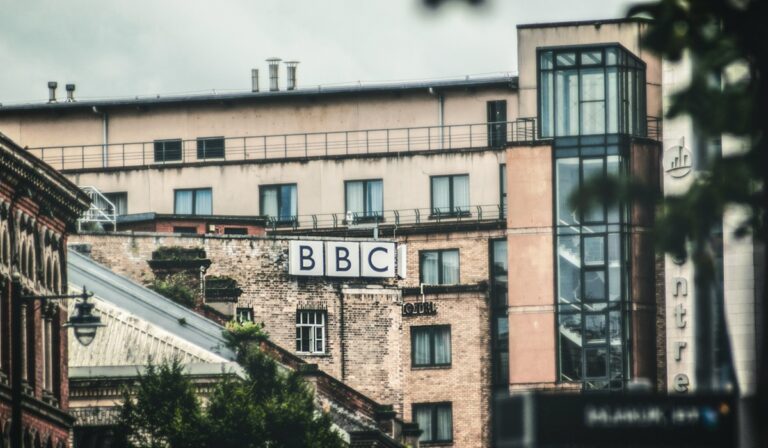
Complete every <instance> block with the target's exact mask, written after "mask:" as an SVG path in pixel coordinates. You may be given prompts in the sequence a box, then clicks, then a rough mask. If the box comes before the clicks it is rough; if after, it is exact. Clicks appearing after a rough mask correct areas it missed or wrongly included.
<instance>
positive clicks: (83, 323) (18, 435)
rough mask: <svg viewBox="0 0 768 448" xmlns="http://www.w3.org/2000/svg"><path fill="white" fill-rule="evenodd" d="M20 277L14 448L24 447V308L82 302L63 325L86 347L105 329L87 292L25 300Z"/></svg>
mask: <svg viewBox="0 0 768 448" xmlns="http://www.w3.org/2000/svg"><path fill="white" fill-rule="evenodd" d="M21 288H22V287H21V275H20V274H19V273H18V272H14V273H13V275H12V276H11V354H12V365H11V446H14V447H20V446H22V427H23V425H22V421H21V419H22V401H23V394H22V390H21V388H22V381H21V377H22V372H23V369H25V368H27V366H26V365H22V352H23V350H24V347H22V344H21V340H22V334H23V332H24V331H26V329H25V328H22V327H21V322H22V306H23V304H24V303H25V302H26V301H34V300H63V299H77V298H79V299H82V300H83V301H82V302H80V303H76V304H75V315H74V316H72V317H71V318H70V319H69V321H68V322H67V323H66V324H65V325H64V326H65V327H72V328H73V329H74V333H75V337H76V338H77V340H78V341H79V342H80V343H81V344H83V345H86V346H87V345H88V344H90V343H91V342H92V341H93V338H94V337H95V336H96V329H97V328H98V327H103V326H104V324H102V323H101V319H100V318H99V316H95V315H93V313H92V311H93V306H94V305H93V304H92V303H88V298H89V297H91V296H92V295H93V293H89V292H87V291H86V289H85V287H83V292H82V293H80V294H59V295H48V296H23V295H21Z"/></svg>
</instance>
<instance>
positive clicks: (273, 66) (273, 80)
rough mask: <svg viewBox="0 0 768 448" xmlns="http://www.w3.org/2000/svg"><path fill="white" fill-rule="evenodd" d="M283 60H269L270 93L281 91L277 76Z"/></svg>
mask: <svg viewBox="0 0 768 448" xmlns="http://www.w3.org/2000/svg"><path fill="white" fill-rule="evenodd" d="M281 60H282V59H280V58H269V59H267V62H268V63H269V91H270V92H277V91H278V90H280V88H279V87H278V84H277V75H278V69H279V68H280V61H281Z"/></svg>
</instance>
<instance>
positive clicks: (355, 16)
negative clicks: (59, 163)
mask: <svg viewBox="0 0 768 448" xmlns="http://www.w3.org/2000/svg"><path fill="white" fill-rule="evenodd" d="M631 3H634V1H632V0H578V1H576V0H486V5H485V6H483V7H480V8H472V7H468V6H465V5H464V4H463V2H462V3H459V2H456V3H454V4H449V5H447V6H443V7H441V8H439V9H437V10H432V9H427V8H425V7H423V6H422V3H421V0H219V1H214V0H130V1H128V0H66V1H61V0H0V11H1V13H0V61H2V64H1V65H0V103H5V104H11V103H19V102H33V101H44V100H46V99H47V89H46V83H47V81H49V80H55V81H58V82H59V96H63V94H64V88H63V87H64V84H65V83H76V84H77V92H76V96H77V97H80V98H105V97H125V96H131V97H133V96H136V95H140V96H145V95H152V96H154V95H157V94H160V95H169V94H175V93H192V92H200V93H204V92H206V93H211V92H212V91H213V90H215V91H218V92H225V91H226V92H230V91H243V90H248V89H250V69H251V68H260V69H262V70H261V82H262V86H264V85H265V84H266V82H267V79H266V63H265V62H264V59H266V58H268V57H271V56H277V57H281V58H283V59H284V60H289V59H296V60H299V61H301V64H300V65H299V68H298V83H299V85H300V86H310V85H312V86H314V85H318V84H321V85H330V84H338V83H346V82H357V81H362V82H377V81H379V82H381V81H399V80H416V79H427V78H429V79H434V78H446V77H457V76H465V75H480V74H487V73H503V72H513V73H514V72H516V71H517V67H516V63H515V59H516V55H515V48H516V40H515V26H516V25H517V24H520V23H532V22H552V21H566V20H585V19H595V18H617V17H622V16H623V15H624V13H625V12H626V9H627V6H628V5H629V4H631ZM284 74H285V70H284V68H283V67H281V78H284ZM283 81H284V80H283V79H281V85H283Z"/></svg>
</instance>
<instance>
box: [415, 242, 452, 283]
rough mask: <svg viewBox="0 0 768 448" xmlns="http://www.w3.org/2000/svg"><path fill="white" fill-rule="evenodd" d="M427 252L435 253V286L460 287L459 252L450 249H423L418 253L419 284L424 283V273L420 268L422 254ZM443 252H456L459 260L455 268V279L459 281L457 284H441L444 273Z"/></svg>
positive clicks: (422, 258)
mask: <svg viewBox="0 0 768 448" xmlns="http://www.w3.org/2000/svg"><path fill="white" fill-rule="evenodd" d="M429 252H437V265H438V271H437V284H438V285H460V284H461V250H460V249H459V248H458V247H456V248H451V249H424V250H420V251H419V283H420V284H422V283H424V271H423V269H422V266H423V265H424V263H423V261H424V254H426V253H429ZM445 252H456V253H457V259H458V260H459V265H458V266H457V267H456V278H457V279H458V280H459V281H458V283H443V281H444V280H443V278H444V277H445V275H444V274H445V273H444V272H443V269H444V268H443V253H445Z"/></svg>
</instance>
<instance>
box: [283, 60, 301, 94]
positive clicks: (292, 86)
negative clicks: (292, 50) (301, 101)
mask: <svg viewBox="0 0 768 448" xmlns="http://www.w3.org/2000/svg"><path fill="white" fill-rule="evenodd" d="M284 64H285V65H286V66H287V68H288V85H287V86H286V89H288V90H296V66H297V65H299V61H285V62H284Z"/></svg>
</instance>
